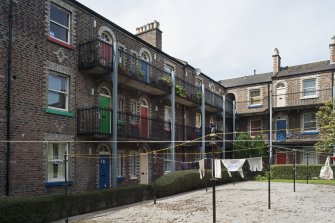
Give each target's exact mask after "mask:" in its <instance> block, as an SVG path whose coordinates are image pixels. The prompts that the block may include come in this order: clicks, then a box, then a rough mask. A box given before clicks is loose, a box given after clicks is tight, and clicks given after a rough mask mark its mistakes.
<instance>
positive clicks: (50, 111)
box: [44, 108, 74, 117]
mask: <svg viewBox="0 0 335 223" xmlns="http://www.w3.org/2000/svg"><path fill="white" fill-rule="evenodd" d="M44 111H45V112H47V113H50V114H55V115H64V116H69V117H73V116H74V114H73V112H68V111H61V110H57V109H53V108H45V109H44Z"/></svg>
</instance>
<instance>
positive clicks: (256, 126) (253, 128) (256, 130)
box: [250, 119, 262, 136]
mask: <svg viewBox="0 0 335 223" xmlns="http://www.w3.org/2000/svg"><path fill="white" fill-rule="evenodd" d="M261 131H262V120H261V119H257V120H250V136H257V135H261Z"/></svg>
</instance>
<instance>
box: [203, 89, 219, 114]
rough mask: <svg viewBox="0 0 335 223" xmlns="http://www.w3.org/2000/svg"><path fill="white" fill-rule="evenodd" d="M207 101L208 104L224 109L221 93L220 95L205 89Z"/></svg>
mask: <svg viewBox="0 0 335 223" xmlns="http://www.w3.org/2000/svg"><path fill="white" fill-rule="evenodd" d="M205 102H206V104H208V105H210V106H213V107H215V108H219V109H222V107H223V104H222V103H223V99H222V96H220V95H218V94H216V93H214V92H211V91H209V90H207V89H205Z"/></svg>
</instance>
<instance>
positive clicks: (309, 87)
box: [302, 78, 317, 97]
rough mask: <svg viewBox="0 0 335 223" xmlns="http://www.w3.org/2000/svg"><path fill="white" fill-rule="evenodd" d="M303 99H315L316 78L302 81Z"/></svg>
mask: <svg viewBox="0 0 335 223" xmlns="http://www.w3.org/2000/svg"><path fill="white" fill-rule="evenodd" d="M302 88H303V89H302V93H303V97H315V96H317V95H316V78H311V79H304V80H303V81H302Z"/></svg>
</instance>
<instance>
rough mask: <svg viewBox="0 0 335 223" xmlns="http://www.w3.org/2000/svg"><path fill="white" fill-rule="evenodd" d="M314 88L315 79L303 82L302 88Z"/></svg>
mask: <svg viewBox="0 0 335 223" xmlns="http://www.w3.org/2000/svg"><path fill="white" fill-rule="evenodd" d="M310 87H313V88H315V79H309V80H304V88H310Z"/></svg>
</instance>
